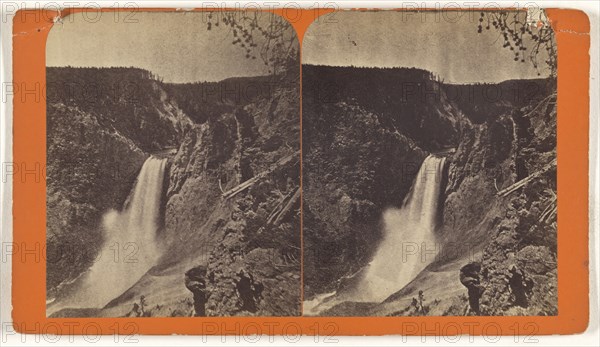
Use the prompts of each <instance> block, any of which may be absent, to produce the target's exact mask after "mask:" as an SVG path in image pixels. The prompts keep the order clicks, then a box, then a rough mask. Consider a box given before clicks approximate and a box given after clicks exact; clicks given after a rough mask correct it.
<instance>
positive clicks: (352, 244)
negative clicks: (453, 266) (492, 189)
mask: <svg viewBox="0 0 600 347" xmlns="http://www.w3.org/2000/svg"><path fill="white" fill-rule="evenodd" d="M303 88H304V89H303V104H304V108H303V177H304V180H303V183H304V184H303V190H304V201H305V203H304V245H305V253H304V262H305V265H304V276H305V297H306V298H309V299H310V298H311V297H313V296H314V295H315V294H318V293H324V292H330V291H333V290H335V289H336V288H339V287H340V285H342V284H343V282H344V279H345V278H347V277H349V276H352V275H353V274H354V273H355V272H357V271H358V270H359V269H361V268H362V267H363V266H365V265H366V264H368V262H369V261H370V260H371V257H372V255H373V252H374V250H375V248H376V247H377V245H378V243H379V241H380V239H381V225H380V223H381V216H382V213H383V211H384V210H385V209H386V208H389V207H399V206H401V205H402V202H403V200H404V198H405V196H406V194H407V193H408V191H409V189H410V187H411V185H412V183H413V180H414V178H415V176H416V174H417V172H418V171H419V167H420V166H421V163H422V162H423V159H424V158H425V157H426V156H427V154H428V152H431V151H438V150H442V149H444V148H447V147H450V146H453V145H454V144H455V143H456V142H457V141H458V134H459V132H458V131H459V126H460V122H459V121H460V118H459V114H458V111H457V109H456V108H454V107H453V105H451V104H449V103H448V101H447V97H446V95H445V92H444V90H443V89H442V88H441V84H440V83H439V82H438V81H435V80H434V79H433V76H432V75H431V74H430V73H429V72H427V71H424V70H418V69H369V68H345V67H327V66H310V65H308V66H306V65H305V66H304V67H303ZM425 101H427V102H425Z"/></svg>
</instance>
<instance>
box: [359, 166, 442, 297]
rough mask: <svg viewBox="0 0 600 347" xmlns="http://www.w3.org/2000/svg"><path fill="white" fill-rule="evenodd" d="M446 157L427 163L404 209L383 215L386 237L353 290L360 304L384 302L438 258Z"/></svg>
mask: <svg viewBox="0 0 600 347" xmlns="http://www.w3.org/2000/svg"><path fill="white" fill-rule="evenodd" d="M444 161H445V158H443V157H435V156H433V155H430V156H428V157H427V158H425V161H423V164H422V165H421V168H420V169H419V172H418V174H417V177H416V179H415V181H414V183H413V186H412V187H411V190H410V193H409V194H408V195H407V197H406V198H405V200H404V203H403V205H402V207H401V208H399V209H396V208H392V209H388V210H387V211H385V212H384V214H383V225H384V235H383V240H382V241H381V243H380V245H379V247H378V249H377V251H376V253H375V256H374V257H373V260H372V261H371V263H370V264H369V265H368V266H367V267H366V268H365V269H364V270H363V271H362V273H361V274H360V279H359V280H358V283H357V285H356V286H355V288H354V290H353V295H352V296H354V297H355V298H354V299H355V300H356V301H376V302H381V301H383V300H385V299H386V298H387V297H388V296H389V295H391V294H393V293H395V292H397V291H398V290H400V289H402V288H403V287H404V286H405V285H407V284H408V283H409V282H410V281H412V280H413V279H414V278H415V277H416V276H417V275H418V274H419V273H420V272H421V271H422V270H423V269H424V268H425V267H426V266H427V265H429V264H430V263H431V262H432V261H433V260H434V259H435V257H436V255H437V252H438V245H437V243H436V237H435V234H434V232H435V227H436V222H437V220H438V208H439V200H440V189H441V185H442V177H443V169H444Z"/></svg>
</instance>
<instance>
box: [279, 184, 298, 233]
mask: <svg viewBox="0 0 600 347" xmlns="http://www.w3.org/2000/svg"><path fill="white" fill-rule="evenodd" d="M298 199H300V188H297V189H296V192H295V193H294V195H293V196H292V197H291V198H290V199H289V200H288V202H287V204H286V205H285V207H284V208H283V209H282V210H281V211H280V212H279V213H278V214H277V218H275V221H274V222H273V225H279V223H281V221H282V220H283V219H284V218H285V216H286V215H287V214H288V212H289V211H290V210H291V209H292V207H294V204H295V203H296V201H298Z"/></svg>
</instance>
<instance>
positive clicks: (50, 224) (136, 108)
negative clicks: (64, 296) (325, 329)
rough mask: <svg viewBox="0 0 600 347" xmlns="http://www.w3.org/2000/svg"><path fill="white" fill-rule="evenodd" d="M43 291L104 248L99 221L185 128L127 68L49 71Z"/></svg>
mask: <svg viewBox="0 0 600 347" xmlns="http://www.w3.org/2000/svg"><path fill="white" fill-rule="evenodd" d="M47 80H48V88H47V97H48V99H47V108H46V110H47V114H46V119H47V158H48V162H47V167H46V173H47V177H46V179H47V247H48V250H47V252H48V262H47V283H46V284H47V291H48V296H49V297H53V295H54V293H55V290H56V288H57V286H58V285H59V284H61V283H63V282H68V281H70V280H73V279H74V278H76V277H77V276H79V275H80V274H81V273H82V272H83V271H84V270H85V269H87V268H88V267H89V266H90V264H91V262H92V261H93V260H94V259H95V257H96V256H97V253H98V251H99V250H100V248H101V245H102V242H103V235H102V230H101V227H100V225H101V218H102V214H103V213H104V212H106V211H107V210H109V209H116V210H119V209H121V207H122V205H123V202H124V201H125V199H126V198H127V195H128V194H129V192H130V190H131V187H132V186H133V182H134V181H135V178H136V177H137V173H138V172H139V170H140V168H141V166H142V164H143V162H144V160H145V159H146V158H147V157H148V156H149V154H150V153H152V152H154V151H157V150H159V149H163V148H167V147H171V146H173V145H174V144H175V143H177V142H178V138H179V136H180V134H181V133H182V132H183V131H184V129H186V128H187V127H188V126H189V124H190V121H189V119H187V117H186V116H185V115H184V114H183V113H182V112H181V111H180V110H179V109H177V108H176V107H175V106H173V105H172V104H169V103H167V102H166V98H165V94H164V90H163V89H162V87H161V83H160V82H158V81H156V80H154V79H152V76H150V74H149V73H148V72H146V71H143V70H140V69H127V68H110V69H96V68H48V69H47Z"/></svg>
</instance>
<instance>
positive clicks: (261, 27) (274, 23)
mask: <svg viewBox="0 0 600 347" xmlns="http://www.w3.org/2000/svg"><path fill="white" fill-rule="evenodd" d="M207 18H208V22H207V30H212V29H213V28H214V27H219V26H225V27H227V28H229V30H230V33H231V35H232V36H233V41H232V42H231V43H232V44H233V45H236V46H239V47H240V48H241V49H243V50H244V53H245V58H246V59H252V60H254V59H257V58H260V59H261V60H262V61H263V63H264V64H265V65H266V66H268V68H269V73H272V74H279V73H283V72H285V71H287V70H288V69H289V68H290V67H294V68H295V67H297V66H298V63H299V62H298V51H299V47H298V40H297V38H296V33H295V31H294V29H293V27H292V26H291V25H290V24H289V23H288V22H287V21H286V20H285V19H283V18H282V17H280V16H278V15H276V14H274V13H269V12H260V11H231V12H229V11H224V12H209V13H208V15H207Z"/></svg>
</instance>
